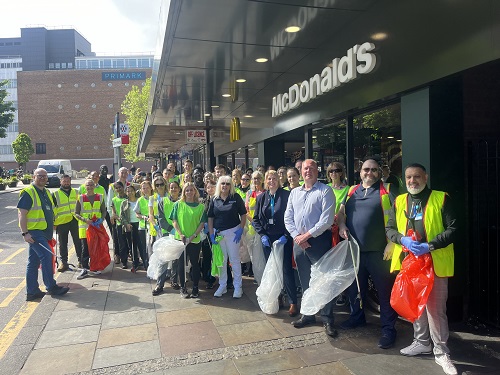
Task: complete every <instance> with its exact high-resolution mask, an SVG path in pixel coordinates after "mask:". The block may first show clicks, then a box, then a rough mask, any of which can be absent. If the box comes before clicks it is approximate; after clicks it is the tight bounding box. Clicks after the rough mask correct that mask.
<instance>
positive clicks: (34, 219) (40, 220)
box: [19, 185, 54, 230]
mask: <svg viewBox="0 0 500 375" xmlns="http://www.w3.org/2000/svg"><path fill="white" fill-rule="evenodd" d="M23 193H28V194H29V195H30V197H31V200H32V202H33V206H31V208H30V209H29V210H28V213H27V214H26V219H27V227H28V230H44V229H47V221H46V220H45V213H44V212H43V208H42V202H41V200H40V197H39V196H38V193H37V191H36V190H35V187H34V186H33V185H30V186H28V187H26V188H24V189H23V190H21V191H20V192H19V196H21V195H22V194H23ZM47 196H48V197H49V199H50V203H51V204H52V209H54V201H53V200H52V196H51V195H50V194H47Z"/></svg>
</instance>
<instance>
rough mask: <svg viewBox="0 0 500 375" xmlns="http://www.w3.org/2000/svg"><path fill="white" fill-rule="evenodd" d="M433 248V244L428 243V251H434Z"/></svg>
mask: <svg viewBox="0 0 500 375" xmlns="http://www.w3.org/2000/svg"><path fill="white" fill-rule="evenodd" d="M434 250H435V248H434V245H433V244H431V243H430V244H429V251H434Z"/></svg>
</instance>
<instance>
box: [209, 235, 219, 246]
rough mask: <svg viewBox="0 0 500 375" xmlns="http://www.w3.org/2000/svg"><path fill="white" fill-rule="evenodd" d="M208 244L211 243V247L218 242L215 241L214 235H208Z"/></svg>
mask: <svg viewBox="0 0 500 375" xmlns="http://www.w3.org/2000/svg"><path fill="white" fill-rule="evenodd" d="M210 242H212V245H217V244H218V242H217V241H216V240H215V234H211V235H210Z"/></svg>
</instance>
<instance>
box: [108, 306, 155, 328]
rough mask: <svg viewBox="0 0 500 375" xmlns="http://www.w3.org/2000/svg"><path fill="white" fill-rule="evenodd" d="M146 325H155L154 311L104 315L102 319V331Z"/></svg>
mask: <svg viewBox="0 0 500 375" xmlns="http://www.w3.org/2000/svg"><path fill="white" fill-rule="evenodd" d="M148 323H156V311H155V310H154V309H149V310H135V311H126V312H120V313H114V314H106V315H104V316H103V318H102V329H103V330H104V329H112V328H120V327H130V326H135V325H141V324H148Z"/></svg>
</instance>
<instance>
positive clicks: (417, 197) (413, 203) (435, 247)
mask: <svg viewBox="0 0 500 375" xmlns="http://www.w3.org/2000/svg"><path fill="white" fill-rule="evenodd" d="M427 179H428V175H427V172H426V169H425V167H424V166H423V165H421V164H417V163H415V164H410V165H409V166H407V167H406V168H405V181H406V188H407V190H408V193H407V194H402V195H400V196H398V197H397V198H396V201H395V203H394V206H393V209H392V210H391V211H390V214H389V220H388V222H387V225H386V234H387V238H389V240H391V241H392V242H393V243H395V244H396V245H395V246H394V248H393V252H392V254H391V253H389V252H388V253H387V254H386V258H388V259H389V258H390V259H391V271H394V270H399V269H400V268H401V255H402V246H401V245H403V246H404V247H405V248H407V249H408V250H409V251H411V252H412V253H413V254H415V255H416V256H419V255H422V254H426V253H430V254H431V257H432V263H433V267H434V273H435V275H434V285H433V287H432V291H431V293H430V295H429V298H428V300H427V305H426V307H425V309H424V311H423V313H422V315H421V316H420V318H418V319H417V320H415V322H414V323H413V330H414V336H413V337H414V339H413V342H412V343H411V344H410V345H409V346H407V347H405V348H403V349H401V351H400V352H401V354H402V355H405V356H415V355H419V354H431V353H432V351H433V352H434V356H435V361H436V363H437V364H439V365H440V366H441V367H442V368H443V370H444V372H445V373H446V374H448V375H454V374H457V369H456V368H455V365H454V364H453V363H452V362H451V360H450V355H449V354H450V350H449V349H448V346H447V341H448V337H449V328H448V319H447V316H446V301H447V299H448V279H449V278H450V277H452V276H453V273H454V248H453V240H454V236H455V232H456V226H455V224H456V218H455V215H454V213H453V211H452V208H451V204H450V198H449V196H448V194H446V193H445V192H442V191H437V190H431V189H429V188H428V187H427ZM410 227H413V229H414V230H415V231H416V232H418V234H419V235H420V236H421V238H420V240H418V241H415V240H413V239H412V237H410V236H408V229H410ZM431 341H432V343H433V344H434V349H433V348H432V345H431Z"/></svg>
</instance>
